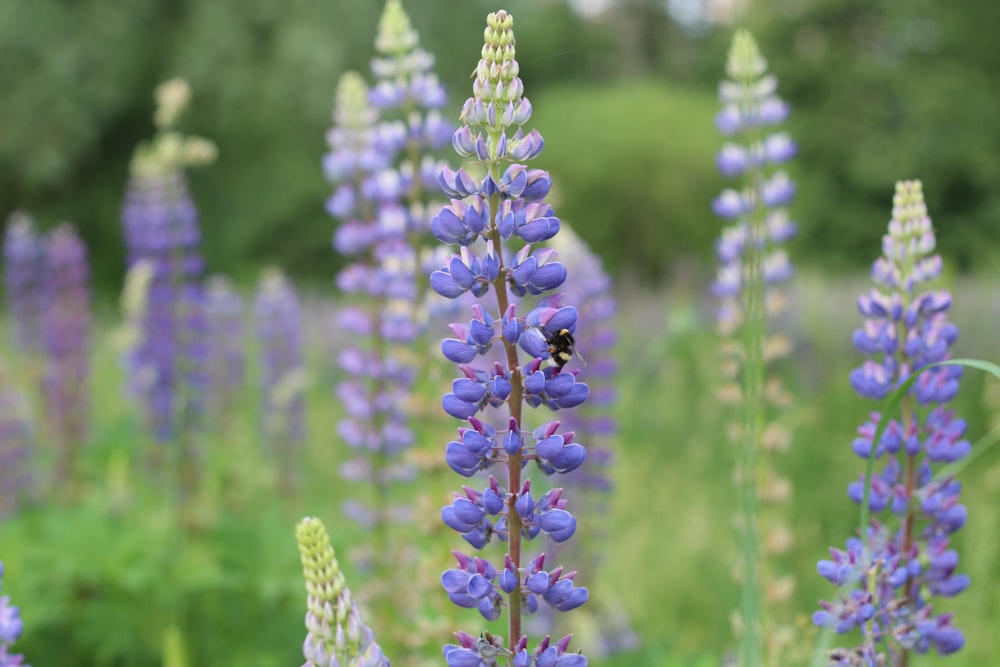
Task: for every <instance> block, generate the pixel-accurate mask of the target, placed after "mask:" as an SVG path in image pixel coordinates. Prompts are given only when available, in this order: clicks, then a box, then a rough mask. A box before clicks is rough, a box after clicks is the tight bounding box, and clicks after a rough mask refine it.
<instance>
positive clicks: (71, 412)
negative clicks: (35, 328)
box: [42, 225, 90, 484]
mask: <svg viewBox="0 0 1000 667" xmlns="http://www.w3.org/2000/svg"><path fill="white" fill-rule="evenodd" d="M45 272H46V276H47V278H46V289H45V303H46V308H45V312H44V314H43V317H42V329H43V343H44V346H45V352H46V354H45V357H46V368H45V375H44V377H43V379H42V383H43V389H44V394H45V408H46V409H45V413H46V416H47V422H48V424H49V428H51V429H52V432H53V435H54V436H55V440H56V442H57V443H58V446H59V451H58V453H57V455H56V481H57V483H60V484H65V483H66V482H67V481H68V480H69V478H70V477H71V475H72V472H73V466H74V460H75V458H76V450H77V448H78V447H80V445H82V444H83V442H84V440H85V438H86V437H87V427H88V413H89V401H88V396H89V393H90V392H89V387H88V380H89V375H90V373H89V371H90V291H89V288H88V283H89V269H88V266H87V248H86V246H85V245H84V244H83V241H82V240H81V239H80V237H79V236H78V235H77V233H76V230H75V229H73V227H71V226H69V225H63V226H61V227H57V228H56V229H54V230H53V231H51V232H50V233H49V234H48V235H47V237H46V243H45Z"/></svg>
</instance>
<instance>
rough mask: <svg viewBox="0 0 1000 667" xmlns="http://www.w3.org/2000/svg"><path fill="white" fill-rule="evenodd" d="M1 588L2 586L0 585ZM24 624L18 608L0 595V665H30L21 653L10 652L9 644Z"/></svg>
mask: <svg viewBox="0 0 1000 667" xmlns="http://www.w3.org/2000/svg"><path fill="white" fill-rule="evenodd" d="M2 583H3V562H2V561H0V584H2ZM0 589H2V587H0ZM23 628H24V624H23V623H22V622H21V614H20V610H18V608H17V607H15V606H14V605H12V604H11V603H10V598H9V597H7V596H6V595H2V596H0V667H31V666H30V665H28V664H27V663H25V662H24V656H23V655H14V654H12V653H10V652H9V651H10V645H11V644H13V643H14V642H15V641H17V638H18V637H20V636H21V631H22V630H23Z"/></svg>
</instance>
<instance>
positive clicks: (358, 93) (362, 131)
mask: <svg viewBox="0 0 1000 667" xmlns="http://www.w3.org/2000/svg"><path fill="white" fill-rule="evenodd" d="M377 120H378V111H377V110H376V109H375V108H374V107H372V105H371V103H369V101H368V84H366V83H365V80H364V78H363V77H362V76H361V75H360V74H358V73H357V72H355V71H349V72H344V73H343V74H342V75H341V76H340V80H339V81H338V82H337V98H336V101H335V102H334V107H333V122H334V126H335V127H336V128H339V129H340V130H341V132H342V135H343V136H344V137H345V138H347V137H355V138H359V139H364V140H365V143H367V142H368V141H370V139H371V137H370V131H371V128H372V126H373V125H375V122H376V121H377Z"/></svg>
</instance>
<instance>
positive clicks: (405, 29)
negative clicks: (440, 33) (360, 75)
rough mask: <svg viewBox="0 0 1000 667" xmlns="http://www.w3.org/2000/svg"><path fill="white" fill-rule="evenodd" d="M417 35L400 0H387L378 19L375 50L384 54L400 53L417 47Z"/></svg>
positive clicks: (396, 54)
mask: <svg viewBox="0 0 1000 667" xmlns="http://www.w3.org/2000/svg"><path fill="white" fill-rule="evenodd" d="M418 41H419V36H418V35H417V31H416V30H415V29H414V28H413V24H412V23H410V17H409V16H408V15H407V13H406V10H405V9H403V3H402V2H400V0H388V1H387V2H386V3H385V9H384V10H383V11H382V16H381V17H380V18H379V21H378V34H376V35H375V50H376V51H378V52H379V53H382V54H385V55H394V56H399V55H402V54H404V53H406V52H408V51H410V50H412V49H414V48H416V47H417V43H418Z"/></svg>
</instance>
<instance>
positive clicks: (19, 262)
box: [3, 211, 45, 351]
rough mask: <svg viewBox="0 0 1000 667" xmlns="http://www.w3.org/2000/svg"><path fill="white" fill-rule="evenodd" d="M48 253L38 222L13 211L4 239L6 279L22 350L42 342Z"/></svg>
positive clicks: (12, 322) (37, 347)
mask: <svg viewBox="0 0 1000 667" xmlns="http://www.w3.org/2000/svg"><path fill="white" fill-rule="evenodd" d="M44 254H45V252H44V246H43V243H42V239H41V237H40V236H39V235H38V232H37V231H36V230H35V223H34V221H33V220H32V219H31V218H30V217H29V216H28V215H27V214H26V213H23V212H21V211H16V212H14V213H12V214H11V215H10V217H9V218H8V220H7V229H6V231H5V233H4V239H3V255H4V281H5V284H6V287H7V311H8V312H9V313H10V325H11V328H12V330H13V339H14V344H15V345H16V346H17V347H18V348H19V349H21V350H28V351H30V350H36V351H37V350H40V349H41V345H42V336H41V332H42V323H41V319H42V313H43V312H44V306H43V300H44V294H43V291H44V289H45V288H44V285H45V258H44Z"/></svg>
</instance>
